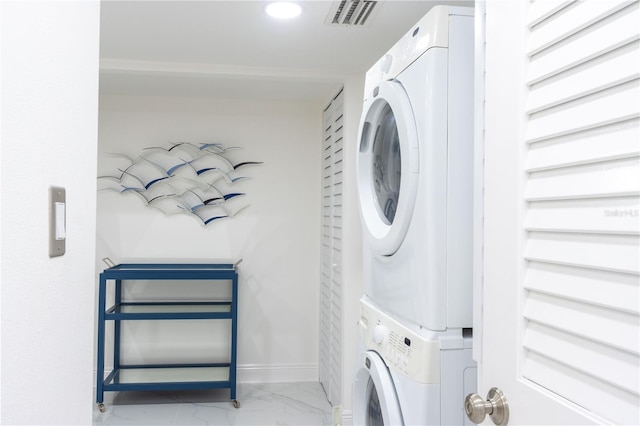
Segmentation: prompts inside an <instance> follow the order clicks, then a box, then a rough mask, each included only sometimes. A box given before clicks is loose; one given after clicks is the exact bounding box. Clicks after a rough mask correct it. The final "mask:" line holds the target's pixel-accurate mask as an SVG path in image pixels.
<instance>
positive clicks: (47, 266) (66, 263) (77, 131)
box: [0, 1, 100, 425]
mask: <svg viewBox="0 0 640 426" xmlns="http://www.w3.org/2000/svg"><path fill="white" fill-rule="evenodd" d="M0 7H1V13H0V14H1V16H2V21H1V25H0V27H1V28H2V30H1V31H2V158H1V165H2V167H1V170H2V191H1V192H2V195H1V197H2V221H1V227H2V229H1V230H2V239H1V240H2V329H1V330H2V331H1V336H2V366H3V368H2V384H1V389H2V402H1V412H2V419H1V421H2V424H39V425H42V424H47V425H53V424H65V425H70V424H84V425H86V424H90V423H91V419H92V407H93V404H92V401H93V397H94V395H93V391H92V370H93V352H94V349H93V347H94V340H93V337H94V300H95V298H94V286H93V282H94V280H95V276H94V274H95V269H94V259H95V199H96V191H95V189H96V182H95V178H94V176H95V173H96V162H95V158H96V146H97V132H96V128H97V118H98V54H99V39H98V37H99V22H100V21H99V13H100V9H99V3H98V2H91V1H85V2H64V3H61V2H39V3H37V4H36V3H34V2H30V1H15V2H9V1H3V2H2V3H1V6H0ZM50 185H55V186H63V187H65V188H66V191H67V192H66V195H67V252H66V254H65V255H64V256H63V257H58V258H49V256H48V235H49V229H48V187H49V186H50Z"/></svg>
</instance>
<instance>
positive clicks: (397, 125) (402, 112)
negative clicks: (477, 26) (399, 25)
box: [357, 81, 419, 255]
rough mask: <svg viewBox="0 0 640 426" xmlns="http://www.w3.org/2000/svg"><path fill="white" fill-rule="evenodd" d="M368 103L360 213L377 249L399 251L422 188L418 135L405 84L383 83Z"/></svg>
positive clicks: (361, 150)
mask: <svg viewBox="0 0 640 426" xmlns="http://www.w3.org/2000/svg"><path fill="white" fill-rule="evenodd" d="M373 94H374V96H373V97H372V98H371V99H368V100H367V101H366V102H365V104H364V109H363V113H362V119H361V120H360V131H359V141H360V142H359V143H360V145H359V152H358V156H357V177H358V192H359V196H360V211H361V214H362V219H363V222H364V224H365V227H366V231H367V232H365V234H366V236H367V239H368V241H369V244H370V245H371V247H372V248H373V249H374V250H375V251H376V252H378V253H379V254H382V255H392V254H394V253H395V252H396V250H398V248H399V247H400V245H401V244H402V241H403V240H404V237H405V235H406V232H407V229H408V227H409V223H410V222H411V216H412V214H413V207H414V203H415V199H416V191H417V187H418V171H419V170H418V167H419V156H418V154H419V152H418V137H417V132H416V123H415V119H414V116H413V110H412V108H411V104H410V102H409V98H408V96H407V94H406V92H405V91H404V88H403V87H402V85H401V84H400V83H398V82H396V81H384V82H381V83H380V84H379V85H378V86H377V87H376V88H375V89H374V92H373Z"/></svg>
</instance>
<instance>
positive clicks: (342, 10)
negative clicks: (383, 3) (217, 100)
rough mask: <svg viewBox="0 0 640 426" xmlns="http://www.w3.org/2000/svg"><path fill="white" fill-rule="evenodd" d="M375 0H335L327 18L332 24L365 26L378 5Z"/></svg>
mask: <svg viewBox="0 0 640 426" xmlns="http://www.w3.org/2000/svg"><path fill="white" fill-rule="evenodd" d="M377 3H378V2H377V1H373V0H337V1H334V2H333V4H332V5H331V9H330V10H329V14H328V15H327V19H326V20H325V23H326V24H330V25H348V26H351V27H353V26H358V27H361V26H364V25H365V24H366V23H367V22H368V20H369V18H370V17H371V12H373V10H374V9H375V7H376V4H377Z"/></svg>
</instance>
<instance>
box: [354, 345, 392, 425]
mask: <svg viewBox="0 0 640 426" xmlns="http://www.w3.org/2000/svg"><path fill="white" fill-rule="evenodd" d="M361 361H362V363H361V364H360V369H359V370H358V372H357V373H356V377H355V382H354V385H353V402H352V404H353V424H354V425H356V426H383V425H384V426H397V425H403V424H404V422H403V420H402V411H401V410H400V403H399V402H398V395H397V393H396V388H395V385H394V384H393V379H392V378H391V373H390V372H389V369H388V368H387V366H386V365H385V363H384V361H383V359H382V358H381V357H380V355H378V354H377V353H376V352H374V351H366V352H364V353H363V355H362V357H361Z"/></svg>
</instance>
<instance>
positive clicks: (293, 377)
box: [236, 364, 319, 383]
mask: <svg viewBox="0 0 640 426" xmlns="http://www.w3.org/2000/svg"><path fill="white" fill-rule="evenodd" d="M236 374H237V376H236V381H237V382H238V383H292V382H317V381H318V377H319V373H318V364H293V365H288V364H281V365H269V364H245V365H239V366H238V369H237V372H236Z"/></svg>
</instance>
